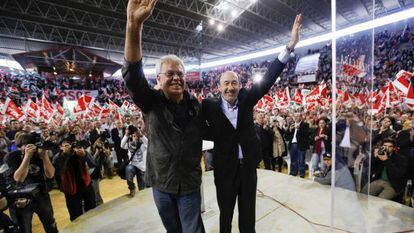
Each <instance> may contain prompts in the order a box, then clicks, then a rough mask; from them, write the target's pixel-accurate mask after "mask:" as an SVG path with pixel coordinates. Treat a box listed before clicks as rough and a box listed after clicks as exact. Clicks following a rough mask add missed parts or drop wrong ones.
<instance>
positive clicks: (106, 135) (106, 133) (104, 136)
mask: <svg viewBox="0 0 414 233" xmlns="http://www.w3.org/2000/svg"><path fill="white" fill-rule="evenodd" d="M99 138H100V139H101V141H106V139H107V138H109V134H108V132H106V131H103V132H102V133H101V134H100V135H99Z"/></svg>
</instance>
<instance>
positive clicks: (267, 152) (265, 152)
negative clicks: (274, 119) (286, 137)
mask: <svg viewBox="0 0 414 233" xmlns="http://www.w3.org/2000/svg"><path fill="white" fill-rule="evenodd" d="M255 127H256V133H257V136H258V138H259V140H260V145H261V147H262V156H263V157H269V158H273V130H271V129H264V128H263V126H261V125H258V124H256V125H255Z"/></svg>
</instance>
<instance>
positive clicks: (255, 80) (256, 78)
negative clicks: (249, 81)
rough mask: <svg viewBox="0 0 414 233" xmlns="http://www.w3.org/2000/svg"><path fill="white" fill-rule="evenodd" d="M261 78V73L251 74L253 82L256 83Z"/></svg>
mask: <svg viewBox="0 0 414 233" xmlns="http://www.w3.org/2000/svg"><path fill="white" fill-rule="evenodd" d="M262 79H263V75H262V74H255V75H254V76H253V82H255V83H258V82H260V81H262Z"/></svg>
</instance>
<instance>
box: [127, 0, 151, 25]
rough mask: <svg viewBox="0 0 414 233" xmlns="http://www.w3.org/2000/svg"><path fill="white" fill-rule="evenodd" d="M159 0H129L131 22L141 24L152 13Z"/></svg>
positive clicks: (128, 14) (128, 13) (128, 11)
mask: <svg viewBox="0 0 414 233" xmlns="http://www.w3.org/2000/svg"><path fill="white" fill-rule="evenodd" d="M155 3H157V0H129V1H128V7H127V17H128V21H129V22H130V23H134V24H135V23H137V24H138V25H141V24H142V23H144V21H145V20H147V19H148V17H149V16H150V15H151V14H152V11H153V10H154V8H155Z"/></svg>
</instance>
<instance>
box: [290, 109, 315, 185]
mask: <svg viewBox="0 0 414 233" xmlns="http://www.w3.org/2000/svg"><path fill="white" fill-rule="evenodd" d="M294 120H295V122H294V123H293V124H291V125H290V126H289V129H288V130H287V133H286V139H287V141H288V142H289V145H288V147H289V154H290V175H292V176H296V175H297V174H298V171H299V175H300V177H302V178H304V177H305V173H306V164H305V155H306V150H307V149H309V141H310V138H309V136H310V135H309V124H308V123H306V122H304V121H303V120H302V114H301V113H298V112H297V113H295V114H294Z"/></svg>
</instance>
